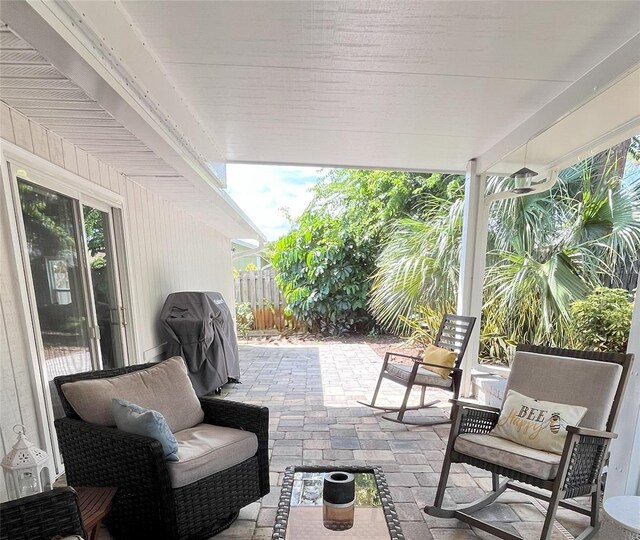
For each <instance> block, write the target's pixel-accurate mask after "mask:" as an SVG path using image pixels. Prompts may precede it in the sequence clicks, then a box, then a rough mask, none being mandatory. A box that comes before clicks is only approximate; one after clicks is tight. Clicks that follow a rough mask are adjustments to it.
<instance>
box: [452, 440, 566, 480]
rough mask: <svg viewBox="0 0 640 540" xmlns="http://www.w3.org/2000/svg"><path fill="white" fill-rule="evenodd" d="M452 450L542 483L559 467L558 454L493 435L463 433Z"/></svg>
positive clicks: (554, 473)
mask: <svg viewBox="0 0 640 540" xmlns="http://www.w3.org/2000/svg"><path fill="white" fill-rule="evenodd" d="M453 448H454V450H455V451H456V452H460V453H461V454H465V455H467V456H472V457H475V458H478V459H482V460H484V461H489V462H491V463H495V464H496V465H502V466H503V467H507V468H509V469H514V470H516V471H520V472H523V473H525V474H530V475H531V476H535V477H536V478H542V479H543V480H551V479H553V478H555V477H556V474H557V473H558V466H559V465H560V456H559V455H558V454H552V453H551V452H544V451H543V450H536V449H535V448H529V447H527V446H522V445H520V444H516V443H514V442H511V441H508V440H506V439H502V438H501V437H495V436H493V435H482V434H477V433H463V434H462V435H458V437H457V438H456V442H455V443H454V445H453Z"/></svg>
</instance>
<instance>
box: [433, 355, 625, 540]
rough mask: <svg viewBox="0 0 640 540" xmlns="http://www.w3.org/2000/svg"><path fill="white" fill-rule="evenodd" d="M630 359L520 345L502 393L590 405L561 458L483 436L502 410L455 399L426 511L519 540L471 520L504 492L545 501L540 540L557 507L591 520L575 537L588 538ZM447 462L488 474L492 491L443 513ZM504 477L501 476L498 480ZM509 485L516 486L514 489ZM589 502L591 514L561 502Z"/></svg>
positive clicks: (547, 531) (546, 533)
mask: <svg viewBox="0 0 640 540" xmlns="http://www.w3.org/2000/svg"><path fill="white" fill-rule="evenodd" d="M632 360H633V355H631V354H622V353H600V352H590V351H575V350H568V349H556V348H550V347H539V346H529V345H519V346H518V348H517V350H516V356H515V359H514V362H513V364H512V367H511V374H510V376H509V381H508V383H507V390H509V389H512V390H515V391H517V392H520V393H522V394H525V395H526V396H529V397H533V398H535V399H538V400H544V401H552V402H554V403H567V404H570V405H579V406H583V407H587V413H586V415H585V417H584V418H583V420H582V422H581V423H580V424H581V425H580V426H579V427H577V426H567V428H566V429H567V432H568V433H567V439H566V442H565V444H564V447H563V451H562V454H561V455H557V454H551V453H548V452H543V451H541V450H532V449H530V448H528V447H526V446H521V445H517V444H516V443H513V442H511V441H506V440H505V439H501V438H500V437H494V436H491V435H488V434H489V432H490V431H491V430H492V429H493V428H494V427H495V426H496V423H497V422H498V417H499V415H500V409H497V408H494V407H486V406H482V405H476V404H472V403H465V402H463V401H455V402H454V406H453V424H452V426H451V432H450V434H449V442H448V446H447V452H446V455H445V459H444V463H443V465H442V472H441V476H440V483H439V485H438V491H437V493H436V497H435V502H434V504H433V506H427V507H426V508H425V509H424V510H425V512H426V513H427V514H429V515H431V516H436V517H442V518H457V519H459V520H461V521H464V522H466V523H468V524H470V525H472V526H473V527H477V528H479V529H482V530H484V531H487V532H489V533H491V534H493V535H495V536H497V537H498V538H503V539H506V540H520V537H519V536H515V535H513V534H511V533H509V532H507V531H504V530H503V529H500V528H498V527H495V526H493V525H491V524H489V523H487V522H485V521H482V520H480V519H478V518H476V517H474V516H473V515H472V514H473V512H476V511H477V510H479V509H481V508H483V507H485V506H487V505H488V504H490V503H492V502H493V501H495V500H496V499H497V498H498V496H499V495H500V494H502V493H503V492H504V491H505V490H506V489H507V488H509V489H513V490H515V491H518V492H521V493H525V494H527V495H531V496H533V497H537V498H539V499H542V500H544V501H547V502H548V503H549V505H548V509H547V512H546V517H545V521H544V525H543V528H542V532H541V535H540V540H548V539H549V538H551V534H552V531H553V521H554V519H555V515H556V511H557V509H558V506H561V507H563V508H567V509H569V510H572V511H575V512H578V513H580V514H583V515H586V516H589V518H590V525H589V526H588V527H587V528H586V529H585V530H584V531H583V532H582V534H580V536H579V537H578V538H579V539H580V540H584V539H586V538H590V537H591V535H592V534H593V533H594V532H595V527H596V526H597V524H598V519H599V508H600V495H601V473H602V467H603V465H604V463H605V460H606V458H607V454H608V449H609V443H610V442H611V439H614V438H616V434H615V433H613V428H614V425H615V421H616V416H617V413H618V409H619V407H620V402H621V399H622V395H623V392H624V388H625V386H626V382H627V379H628V375H629V370H630V366H631V363H632ZM505 395H506V391H505ZM452 463H467V464H470V465H473V466H475V467H479V468H481V469H484V470H486V471H490V472H491V473H492V487H493V489H492V491H491V492H489V493H488V494H487V495H485V496H484V497H483V498H481V499H479V500H478V501H476V502H474V503H471V504H470V505H468V506H466V507H464V508H456V509H451V510H448V509H444V508H442V503H443V499H444V495H445V489H446V487H447V479H448V477H449V470H450V468H451V464H452ZM525 471H526V472H525ZM501 476H502V477H505V478H504V479H502V480H501V479H500V477H501ZM514 480H515V481H517V482H519V483H517V484H514V483H512V481H514ZM520 482H522V483H525V484H529V485H532V486H535V487H537V488H541V489H542V490H547V491H549V492H550V494H545V493H543V492H540V491H539V490H535V489H530V488H528V487H526V486H524V485H522V484H521V483H520ZM586 496H589V497H590V498H591V501H590V507H589V508H585V507H583V506H580V505H578V504H574V503H572V502H570V501H567V500H566V499H571V498H574V497H586Z"/></svg>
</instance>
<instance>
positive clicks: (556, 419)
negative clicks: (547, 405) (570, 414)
mask: <svg viewBox="0 0 640 540" xmlns="http://www.w3.org/2000/svg"><path fill="white" fill-rule="evenodd" d="M566 426H567V423H566V422H565V421H564V420H563V419H562V417H561V416H560V413H557V412H554V413H551V417H550V418H549V420H547V421H546V422H545V423H544V424H543V425H542V427H541V428H540V429H541V430H542V429H545V428H547V427H548V428H549V429H550V430H551V433H553V434H554V435H555V434H556V433H558V432H559V431H560V428H562V427H566Z"/></svg>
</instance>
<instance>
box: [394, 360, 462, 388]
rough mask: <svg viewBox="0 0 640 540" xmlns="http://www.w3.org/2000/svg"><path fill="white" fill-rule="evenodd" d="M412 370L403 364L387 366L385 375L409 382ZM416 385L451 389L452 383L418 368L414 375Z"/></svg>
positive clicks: (448, 379)
mask: <svg viewBox="0 0 640 540" xmlns="http://www.w3.org/2000/svg"><path fill="white" fill-rule="evenodd" d="M412 369H413V367H412V366H407V365H405V364H391V363H389V364H387V373H389V375H394V376H395V377H398V378H399V379H402V380H403V381H409V376H410V375H411V370H412ZM416 384H426V385H429V386H440V387H442V388H451V385H452V384H453V381H452V380H451V379H450V378H446V379H443V378H442V377H440V375H438V374H436V373H433V372H432V371H429V370H427V369H425V368H423V367H419V368H418V373H417V374H416Z"/></svg>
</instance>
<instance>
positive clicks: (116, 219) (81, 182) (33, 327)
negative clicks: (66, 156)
mask: <svg viewBox="0 0 640 540" xmlns="http://www.w3.org/2000/svg"><path fill="white" fill-rule="evenodd" d="M20 169H25V170H26V171H28V173H29V174H28V175H27V177H26V178H25V180H27V181H29V182H32V183H34V184H36V185H39V186H41V187H43V188H45V189H49V190H51V191H55V192H57V193H60V194H61V195H63V196H66V197H70V198H72V199H75V201H77V203H78V205H79V206H78V207H79V209H80V214H81V213H82V204H83V202H85V201H86V202H87V203H88V204H89V205H91V204H92V203H93V204H96V203H97V204H99V206H100V208H101V209H102V208H106V207H108V208H109V210H110V214H111V216H112V219H111V220H110V221H111V228H112V229H114V230H112V231H111V232H110V234H112V238H113V239H114V240H115V241H117V242H118V243H116V244H114V246H115V249H116V253H117V254H116V260H117V263H118V264H117V266H118V268H117V272H118V276H119V279H120V291H121V292H120V294H121V300H122V303H123V306H124V307H125V309H126V312H127V318H128V321H127V322H128V329H129V331H128V332H127V341H126V343H124V344H123V345H124V348H125V349H126V351H124V352H125V354H124V359H123V360H124V362H125V365H128V364H130V363H135V358H136V357H137V355H136V351H137V348H136V347H137V342H138V339H137V336H136V331H135V328H136V326H135V324H133V323H132V319H133V313H132V311H133V310H132V309H131V308H132V306H133V305H134V304H133V298H132V288H131V277H132V276H131V274H130V269H129V268H128V267H127V266H126V263H127V261H128V260H130V258H129V257H128V255H129V251H128V250H129V247H128V243H127V242H126V238H127V237H128V236H129V235H128V224H127V222H126V220H125V219H124V214H125V213H124V212H123V208H124V206H125V205H124V197H123V196H122V195H120V194H118V193H115V192H113V191H111V190H109V189H106V188H104V187H102V186H100V185H97V184H95V183H93V182H91V181H90V180H86V179H84V178H82V177H80V176H78V175H77V174H74V173H72V172H70V171H67V170H66V169H64V168H62V167H60V166H58V165H56V164H54V163H51V162H50V161H47V160H46V159H43V158H41V157H39V156H36V155H35V154H33V153H31V152H29V151H27V150H24V149H23V148H20V147H19V146H17V145H15V144H13V143H10V142H8V141H6V140H4V139H0V173H1V175H2V177H3V178H6V181H3V182H2V184H3V185H2V189H3V192H4V196H5V199H6V207H7V211H8V214H9V222H10V235H11V244H12V245H11V248H12V249H13V251H14V253H16V254H18V255H17V256H16V257H15V258H13V259H12V262H13V264H14V265H15V268H14V270H15V271H16V275H17V276H18V277H19V283H18V285H19V289H20V299H21V309H20V311H21V314H22V322H23V324H24V328H25V330H26V332H27V334H26V336H25V337H26V339H27V341H28V350H29V353H30V354H29V357H30V358H29V359H28V362H27V363H28V365H29V371H30V376H31V377H30V378H31V385H32V391H33V395H34V409H35V413H36V417H37V419H38V424H39V425H38V431H39V433H38V434H39V438H40V440H41V441H42V443H43V447H44V449H45V451H46V452H47V453H48V454H49V455H50V456H51V457H52V464H53V466H54V470H55V472H56V475H60V474H62V473H63V472H64V466H63V465H62V461H61V459H60V451H59V447H58V441H57V436H56V433H55V429H53V410H52V406H51V392H50V389H49V384H48V381H46V380H45V373H44V370H43V369H42V366H43V344H42V339H41V335H40V332H39V328H40V321H39V318H38V313H37V308H36V307H35V306H36V304H35V296H34V287H33V281H32V276H31V272H30V269H29V266H30V263H29V260H28V254H27V253H26V250H25V249H24V246H25V245H26V235H25V230H24V221H23V219H22V210H21V204H20V197H19V193H18V181H17V176H18V175H17V174H16V173H17V171H18V170H20ZM77 217H81V215H80V216H77ZM78 234H79V235H81V236H82V237H83V241H82V245H80V246H79V248H80V252H81V253H80V256H81V257H85V258H86V253H85V252H84V251H85V250H84V247H85V241H84V228H82V229H79V230H78ZM83 266H85V265H84V264H83ZM89 279H90V276H89ZM84 281H85V282H86V280H84ZM88 284H90V281H89V282H88ZM92 295H93V293H92V291H91V297H92ZM85 296H86V295H85ZM86 298H87V302H89V297H88V296H86ZM91 309H93V308H91ZM87 315H88V316H95V315H94V314H93V315H90V314H89V312H88V313H87Z"/></svg>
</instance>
